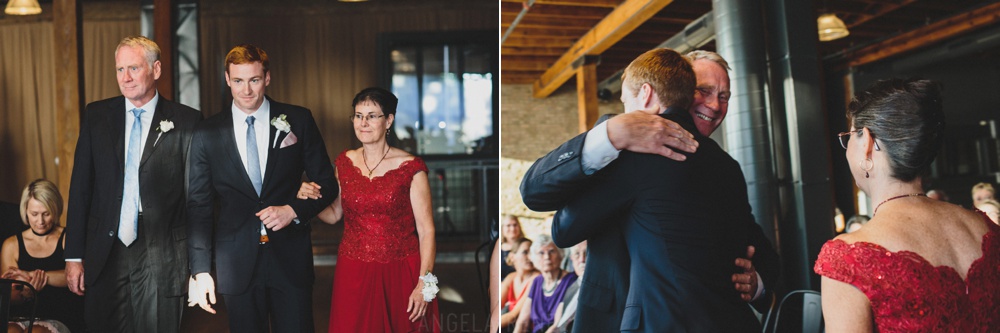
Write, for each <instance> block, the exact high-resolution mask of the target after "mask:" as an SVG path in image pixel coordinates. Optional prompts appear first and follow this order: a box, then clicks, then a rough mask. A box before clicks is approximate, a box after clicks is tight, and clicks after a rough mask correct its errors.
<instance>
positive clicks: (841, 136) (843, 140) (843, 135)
mask: <svg viewBox="0 0 1000 333" xmlns="http://www.w3.org/2000/svg"><path fill="white" fill-rule="evenodd" d="M863 130H864V128H862V129H859V130H857V131H850V132H840V133H837V140H838V141H840V146H841V147H844V149H847V141H848V140H850V139H851V134H854V133H858V134H861V131H863ZM869 133H870V132H869ZM874 138H875V135H874V134H872V139H874ZM875 150H882V149H881V148H879V147H878V141H875Z"/></svg>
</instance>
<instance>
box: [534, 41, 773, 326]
mask: <svg viewBox="0 0 1000 333" xmlns="http://www.w3.org/2000/svg"><path fill="white" fill-rule="evenodd" d="M689 57H690V58H691V59H692V61H693V67H694V73H695V75H696V76H697V89H696V90H695V102H694V105H692V107H691V108H690V109H687V110H684V112H683V113H689V114H690V116H689V117H681V118H686V119H685V121H679V120H678V119H677V118H678V117H676V116H673V117H660V116H658V115H655V114H656V113H657V112H659V111H663V110H664V108H665V106H661V105H657V103H652V104H646V105H643V106H641V107H637V106H635V105H634V104H633V105H630V104H629V103H628V102H634V101H635V97H634V96H633V95H635V94H638V93H639V92H640V91H629V90H628V87H624V88H623V90H624V91H626V92H625V93H623V102H627V103H626V110H627V111H633V110H641V109H645V108H651V110H653V111H654V112H650V113H652V114H654V115H650V114H646V113H642V112H632V113H626V115H624V116H619V117H616V118H613V119H612V120H611V121H608V122H604V123H601V124H600V125H599V126H597V127H595V129H593V130H591V131H590V132H588V133H585V134H581V135H580V136H578V137H577V138H574V139H573V140H571V141H569V142H567V143H565V144H563V145H562V146H560V147H559V148H558V149H556V150H554V151H553V152H551V153H549V154H548V155H546V156H545V157H543V158H541V159H539V161H537V162H536V163H535V165H533V166H532V168H531V170H529V172H528V174H527V175H526V176H525V180H524V182H523V183H522V186H521V192H522V195H523V197H524V200H525V203H526V204H527V205H528V206H529V207H530V208H533V209H544V210H551V209H558V208H562V207H564V206H565V205H566V204H567V203H569V202H570V201H571V200H577V198H578V197H577V195H578V194H579V193H581V192H583V191H585V190H588V189H590V188H591V187H592V186H595V184H598V183H600V182H601V179H604V178H602V177H600V176H598V175H600V173H599V174H598V175H592V174H593V173H594V172H595V171H597V170H600V169H601V168H604V167H605V166H607V165H608V164H609V163H612V162H611V161H613V160H614V159H615V158H617V157H618V154H619V152H618V150H617V149H625V150H630V151H633V152H643V153H657V154H660V155H663V156H665V157H669V158H671V159H674V160H678V161H683V160H685V159H687V157H688V156H687V155H683V154H680V153H679V152H678V151H679V150H684V151H690V150H692V148H693V146H695V145H698V143H694V145H691V142H690V141H689V140H690V139H689V136H690V134H688V133H687V132H686V131H684V130H683V129H686V130H688V131H691V132H696V131H695V129H697V132H698V134H702V135H705V136H707V135H709V134H711V133H712V132H713V131H714V130H715V128H717V127H718V125H719V123H720V122H721V121H722V119H723V118H724V117H725V114H726V108H727V99H728V95H729V77H728V75H727V73H726V69H727V68H728V65H727V64H726V63H725V60H723V59H722V58H721V57H719V56H718V55H717V54H714V53H711V52H705V51H695V52H692V53H691V54H689ZM657 69H658V70H664V69H669V67H662V66H660V67H658V68H657ZM650 70H652V69H650V68H646V69H645V71H650ZM659 77H668V76H667V75H666V74H665V73H661V75H659ZM661 81H662V80H661ZM633 83H634V82H633ZM651 87H652V86H649V87H646V86H645V85H637V86H636V87H635V89H636V90H641V89H650V88H651ZM660 88H661V89H662V88H663V87H662V85H661V86H660ZM653 90H655V89H652V90H645V91H643V92H644V93H645V94H646V95H647V96H652V97H655V96H656V95H659V94H661V93H663V91H662V90H660V91H657V92H656V93H654V94H651V93H650V91H653ZM672 113H682V112H678V111H677V110H674V111H673V112H672ZM693 117H696V118H694V122H693V123H692V120H691V119H692V118H693ZM678 123H681V124H683V125H684V128H683V129H680V126H678V125H677V124H678ZM692 125H693V126H692ZM701 141H703V139H699V142H701ZM709 141H710V140H709ZM712 144H714V142H713V143H712ZM665 145H670V147H672V148H674V149H677V150H678V151H675V150H671V149H669V148H667V147H666V146H665ZM603 146H608V148H605V149H603V150H610V151H611V154H607V153H604V155H603V156H602V155H601V154H599V153H600V152H602V149H601V148H603ZM594 147H597V148H594ZM595 151H596V152H598V153H594V152H595ZM588 154H589V155H588ZM623 154H625V153H623ZM629 154H631V153H629ZM626 155H627V154H626ZM652 156H655V155H648V156H647V157H652ZM588 157H589V158H588ZM663 160H666V159H665V158H663ZM617 163H618V162H615V164H617ZM612 165H614V164H612ZM663 177H685V174H683V173H678V174H676V175H675V174H672V173H670V172H664V173H662V175H661V176H659V178H663ZM743 191H744V192H745V188H744V189H743ZM667 192H670V191H664V193H667ZM744 194H745V193H744ZM607 195H610V194H607ZM744 203H745V201H744ZM591 204H593V203H591ZM627 213H628V212H627V211H626V212H625V213H620V214H619V215H617V216H614V217H613V218H610V219H608V220H607V221H601V223H598V224H596V225H588V224H587V222H586V221H585V220H583V219H581V220H580V221H576V220H574V219H573V218H575V217H576V216H572V217H573V218H567V215H566V214H562V215H561V216H560V217H561V218H559V219H556V220H555V222H554V223H553V226H552V228H553V236H554V238H555V239H556V242H557V243H559V244H560V245H561V246H568V245H571V244H573V243H575V242H578V241H580V240H583V239H589V241H590V247H591V249H592V251H591V252H590V258H589V259H588V262H589V263H590V265H592V266H595V267H602V268H604V269H601V270H596V271H594V273H596V274H588V276H585V278H584V281H583V288H582V290H581V294H580V303H581V307H580V309H579V311H580V312H579V315H578V319H577V320H578V321H580V323H579V326H577V327H590V328H593V327H599V328H601V329H602V330H604V331H617V330H619V329H620V327H619V324H620V323H621V318H622V314H623V313H625V305H626V302H625V298H626V296H625V295H626V292H627V290H628V289H629V280H630V274H629V267H630V266H631V265H632V262H631V260H630V258H629V256H628V254H627V253H626V247H625V239H626V236H625V235H624V230H623V228H624V223H623V222H624V221H623V220H624V219H625V217H626V215H622V214H627ZM747 227H748V230H747V236H749V238H750V241H749V244H750V245H753V246H754V247H755V248H756V250H757V252H759V253H758V254H757V255H756V256H754V255H753V254H752V252H751V253H748V254H744V255H749V256H750V257H752V258H753V262H754V263H755V264H756V265H760V266H761V267H763V268H764V270H763V271H762V272H761V274H758V273H757V272H755V268H754V266H753V265H752V264H751V262H750V261H749V260H746V259H736V262H737V265H738V266H740V267H743V270H742V271H740V272H737V273H738V274H733V275H732V277H731V281H732V282H735V288H736V290H739V291H741V292H742V293H743V294H742V295H740V297H741V298H743V300H751V299H764V297H761V296H762V291H763V289H765V288H763V286H762V285H761V284H760V281H761V280H764V281H767V282H769V283H768V284H769V285H770V286H769V288H768V289H772V288H773V284H774V283H775V282H776V281H777V271H778V262H777V255H776V254H775V253H774V251H773V249H772V248H771V246H770V243H769V241H768V240H767V239H766V238H765V237H764V236H763V233H762V232H761V230H760V228H759V226H757V225H756V224H753V223H752V220H751V222H750V225H747ZM761 276H762V277H763V279H760V278H759V277H761ZM625 326H628V325H624V326H621V328H625Z"/></svg>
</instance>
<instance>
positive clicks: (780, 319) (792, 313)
mask: <svg viewBox="0 0 1000 333" xmlns="http://www.w3.org/2000/svg"><path fill="white" fill-rule="evenodd" d="M822 304H823V302H822V298H821V297H820V293H819V292H817V291H814V290H793V291H791V292H789V293H788V294H785V297H782V298H781V302H779V303H778V305H777V307H776V308H774V307H772V308H771V310H770V311H768V314H767V317H766V319H765V321H764V332H765V333H766V332H773V333H778V332H782V333H784V332H796V333H798V332H802V333H822V332H823V330H824V328H823V307H822ZM772 321H773V323H772V324H770V325H769V323H771V322H772Z"/></svg>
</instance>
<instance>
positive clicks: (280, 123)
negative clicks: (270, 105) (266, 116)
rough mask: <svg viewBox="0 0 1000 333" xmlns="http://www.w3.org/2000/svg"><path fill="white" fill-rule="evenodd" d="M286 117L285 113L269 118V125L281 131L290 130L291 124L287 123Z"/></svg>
mask: <svg viewBox="0 0 1000 333" xmlns="http://www.w3.org/2000/svg"><path fill="white" fill-rule="evenodd" d="M287 117H288V116H286V115H285V114H281V115H280V116H277V117H274V118H271V126H274V128H277V129H278V130H279V131H282V132H291V131H292V125H289V124H288V120H286V119H285V118H287Z"/></svg>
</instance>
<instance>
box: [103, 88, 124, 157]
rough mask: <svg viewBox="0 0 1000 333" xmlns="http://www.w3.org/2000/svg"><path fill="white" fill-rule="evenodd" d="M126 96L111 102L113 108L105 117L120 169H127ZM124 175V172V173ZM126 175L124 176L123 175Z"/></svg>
mask: <svg viewBox="0 0 1000 333" xmlns="http://www.w3.org/2000/svg"><path fill="white" fill-rule="evenodd" d="M125 112H126V111H125V97H124V96H122V97H119V98H118V99H117V100H115V102H114V103H111V110H109V112H108V113H107V115H108V117H107V118H105V119H104V125H105V126H106V128H107V133H108V134H109V135H111V141H112V142H114V146H113V147H114V155H115V158H117V159H118V170H125V141H124V140H123V138H124V137H125ZM122 175H124V172H123V173H122ZM123 177H124V176H123Z"/></svg>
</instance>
